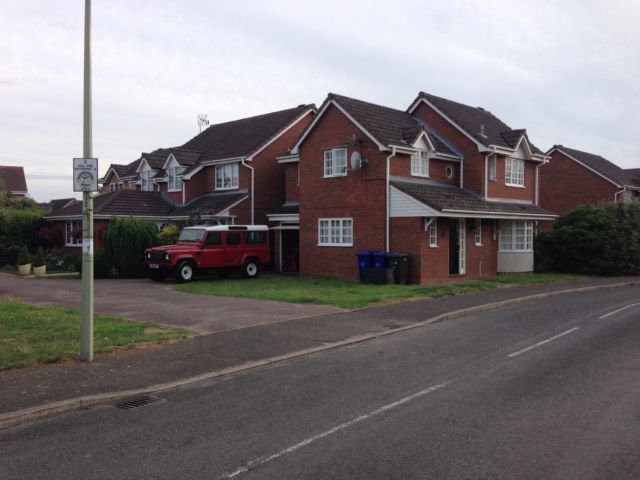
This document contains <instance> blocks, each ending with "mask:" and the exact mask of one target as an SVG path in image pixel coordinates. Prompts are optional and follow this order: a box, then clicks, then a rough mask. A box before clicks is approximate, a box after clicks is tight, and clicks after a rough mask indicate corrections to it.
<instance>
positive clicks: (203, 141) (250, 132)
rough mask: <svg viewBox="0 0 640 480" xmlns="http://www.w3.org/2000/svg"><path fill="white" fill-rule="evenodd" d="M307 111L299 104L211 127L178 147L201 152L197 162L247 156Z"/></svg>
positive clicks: (308, 106)
mask: <svg viewBox="0 0 640 480" xmlns="http://www.w3.org/2000/svg"><path fill="white" fill-rule="evenodd" d="M309 109H315V107H314V106H313V105H300V106H298V107H296V108H290V109H288V110H281V111H279V112H272V113H267V114H264V115H258V116H255V117H249V118H242V119H240V120H234V121H231V122H226V123H218V124H215V125H211V126H209V127H208V128H207V129H206V130H204V131H203V132H202V133H200V134H199V135H197V136H195V137H194V138H192V139H191V140H189V141H188V142H186V143H185V144H184V145H182V147H181V148H183V149H188V150H195V151H201V152H203V154H202V157H201V161H207V160H221V159H225V158H236V157H244V156H249V155H251V154H252V153H254V152H256V151H257V150H259V149H260V147H262V146H263V145H265V144H266V143H268V142H269V140H271V139H272V138H273V137H274V136H275V135H277V134H278V133H279V132H281V131H282V130H283V129H284V128H285V127H287V126H288V125H289V124H290V123H291V122H293V121H294V120H295V119H296V118H298V117H299V116H300V115H302V114H303V113H304V112H306V111H308V110H309ZM290 147H293V144H292V145H290ZM282 153H285V152H282Z"/></svg>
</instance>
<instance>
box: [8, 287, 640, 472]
mask: <svg viewBox="0 0 640 480" xmlns="http://www.w3.org/2000/svg"><path fill="white" fill-rule="evenodd" d="M194 361H197V359H194ZM0 395H1V391H0ZM160 398H161V401H160V402H157V403H154V404H151V405H148V406H144V407H140V408H136V409H133V410H122V409H118V408H114V407H112V406H106V407H101V408H97V409H93V410H88V411H84V412H79V413H74V414H70V415H66V416H63V417H58V418H52V419H49V420H46V421H42V422H39V423H36V424H32V425H28V426H23V427H18V428H14V429H11V430H5V431H2V432H0V478H2V479H3V480H9V479H17V478H25V479H38V478H43V479H44V478H46V479H58V478H60V479H76V478H77V479H80V478H82V479H86V478H92V479H147V478H167V479H177V478H188V479H200V478H203V479H224V478H237V479H278V480H280V479H334V478H335V479H456V480H459V479H518V480H520V479H545V480H547V479H563V480H565V479H567V480H569V479H580V480H588V479H599V480H600V479H624V480H627V479H635V478H640V287H624V288H618V289H613V290H603V291H597V292H590V293H587V294H571V295H564V296H559V297H552V298H549V299H546V300H543V301H539V302H535V303H526V304H520V305H517V306H514V307H511V308H506V309H503V310H501V311H493V312H487V313H483V314H480V315H473V316H469V317H464V318H459V319H456V320H451V321H447V322H442V323H439V324H433V325H429V326H426V327H424V328H419V329H415V330H412V331H408V332H405V333H399V334H397V335H392V336H388V337H384V338H381V339H378V340H374V341H370V342H366V343H362V344H358V345H355V346H352V347H349V348H344V349H339V350H334V351H330V352H324V353H322V354H317V355H314V356H311V357H307V358H304V359H300V360H296V361H291V362H288V363H285V364H281V365H279V366H277V367H272V368H268V369H263V370H258V371H253V372H251V373H247V374H243V375H238V376H235V377H233V378H228V379H226V380H218V381H212V382H210V383H207V384H200V385H197V386H192V387H190V388H188V389H183V390H178V391H173V392H166V393H163V394H161V395H160Z"/></svg>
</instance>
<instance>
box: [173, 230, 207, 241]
mask: <svg viewBox="0 0 640 480" xmlns="http://www.w3.org/2000/svg"><path fill="white" fill-rule="evenodd" d="M204 234H205V229H204V228H185V229H184V230H182V232H181V233H180V237H179V238H178V241H179V242H199V241H200V240H202V238H203V237H204Z"/></svg>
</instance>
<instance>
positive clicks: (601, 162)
mask: <svg viewBox="0 0 640 480" xmlns="http://www.w3.org/2000/svg"><path fill="white" fill-rule="evenodd" d="M554 149H557V150H560V151H561V152H564V153H566V154H567V155H570V156H571V157H573V158H575V159H576V160H578V161H579V162H582V163H584V164H585V165H587V166H588V167H590V168H592V169H593V170H595V171H596V172H598V173H600V174H601V175H604V176H605V177H607V178H608V179H609V180H612V181H613V182H615V183H617V184H618V185H627V186H636V185H635V183H634V181H633V179H632V178H631V175H629V173H628V172H627V171H625V170H623V169H622V168H620V167H619V166H617V165H616V164H615V163H612V162H610V161H609V160H607V159H606V158H604V157H601V156H600V155H595V154H593V153H587V152H583V151H581V150H576V149H574V148H568V147H565V146H564V145H554V146H553V147H551V149H550V150H549V151H550V152H551V151H552V150H554Z"/></svg>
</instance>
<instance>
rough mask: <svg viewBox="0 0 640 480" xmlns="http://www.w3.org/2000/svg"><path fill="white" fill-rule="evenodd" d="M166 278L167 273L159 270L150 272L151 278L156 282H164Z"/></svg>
mask: <svg viewBox="0 0 640 480" xmlns="http://www.w3.org/2000/svg"><path fill="white" fill-rule="evenodd" d="M166 276H167V272H163V271H157V270H150V271H149V278H150V279H151V280H153V281H154V282H161V281H162V280H164V279H165V277H166Z"/></svg>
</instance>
